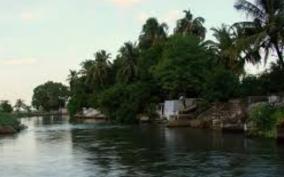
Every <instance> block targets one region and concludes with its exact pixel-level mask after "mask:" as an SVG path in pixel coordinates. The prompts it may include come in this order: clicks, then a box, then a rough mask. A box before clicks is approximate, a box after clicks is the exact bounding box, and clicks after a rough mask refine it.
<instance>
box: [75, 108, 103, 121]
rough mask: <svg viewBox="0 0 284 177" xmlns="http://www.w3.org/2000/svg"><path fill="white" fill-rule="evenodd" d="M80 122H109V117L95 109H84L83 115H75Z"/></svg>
mask: <svg viewBox="0 0 284 177" xmlns="http://www.w3.org/2000/svg"><path fill="white" fill-rule="evenodd" d="M75 118H77V119H80V120H107V117H106V116H105V115H104V114H102V113H101V112H100V111H99V110H97V109H94V108H83V110H82V112H81V113H78V114H76V115H75Z"/></svg>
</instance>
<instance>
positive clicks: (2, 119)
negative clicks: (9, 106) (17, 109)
mask: <svg viewBox="0 0 284 177" xmlns="http://www.w3.org/2000/svg"><path fill="white" fill-rule="evenodd" d="M24 128H25V127H24V126H23V125H21V123H20V122H19V120H17V118H16V117H15V116H13V115H10V114H4V113H0V135H1V134H15V133H17V132H19V131H21V130H22V129H24Z"/></svg>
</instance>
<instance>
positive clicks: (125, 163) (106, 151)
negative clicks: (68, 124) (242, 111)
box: [72, 126, 284, 177]
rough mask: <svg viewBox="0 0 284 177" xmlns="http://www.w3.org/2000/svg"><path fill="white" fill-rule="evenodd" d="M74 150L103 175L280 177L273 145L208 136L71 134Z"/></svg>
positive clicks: (142, 131)
mask: <svg viewBox="0 0 284 177" xmlns="http://www.w3.org/2000/svg"><path fill="white" fill-rule="evenodd" d="M72 141H73V146H74V148H75V149H81V150H82V151H86V152H87V153H88V154H89V156H88V157H87V160H88V162H89V163H90V164H92V165H93V166H94V167H95V168H96V169H101V173H102V174H104V175H109V174H111V173H112V172H113V171H115V172H120V173H121V174H122V175H125V176H212V177H213V176H216V177H217V176H252V177H253V176H263V175H264V176H271V177H272V176H273V177H276V176H282V174H284V169H283V168H281V167H284V161H283V160H282V159H283V150H282V149H279V147H278V146H276V145H275V142H274V141H263V140H252V139H247V138H245V137H244V136H242V135H239V134H222V133H218V132H212V131H207V130H194V129H187V128H183V129H167V128H164V127H154V126H140V127H138V126H137V127H124V128H112V129H110V130H103V129H94V130H91V131H90V130H89V131H88V134H86V132H84V131H82V130H76V129H75V130H73V131H72ZM110 176H111V175H110Z"/></svg>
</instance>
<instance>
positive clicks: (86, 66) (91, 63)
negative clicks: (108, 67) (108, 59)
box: [79, 59, 96, 76]
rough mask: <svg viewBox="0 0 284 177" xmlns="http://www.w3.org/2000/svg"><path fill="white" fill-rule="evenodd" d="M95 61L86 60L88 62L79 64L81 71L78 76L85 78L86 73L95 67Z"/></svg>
mask: <svg viewBox="0 0 284 177" xmlns="http://www.w3.org/2000/svg"><path fill="white" fill-rule="evenodd" d="M95 63H96V62H95V60H92V59H88V60H85V61H83V62H82V63H81V67H82V69H81V70H80V72H79V73H80V74H81V75H82V76H87V75H88V73H89V72H90V70H91V69H92V68H93V67H94V65H95Z"/></svg>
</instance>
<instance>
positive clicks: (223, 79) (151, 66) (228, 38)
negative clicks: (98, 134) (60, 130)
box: [33, 0, 284, 123]
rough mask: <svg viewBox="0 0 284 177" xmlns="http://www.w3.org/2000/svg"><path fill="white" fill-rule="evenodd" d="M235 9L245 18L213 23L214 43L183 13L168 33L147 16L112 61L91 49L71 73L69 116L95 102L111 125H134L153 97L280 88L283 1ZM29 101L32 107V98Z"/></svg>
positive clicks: (216, 97)
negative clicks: (264, 65)
mask: <svg viewBox="0 0 284 177" xmlns="http://www.w3.org/2000/svg"><path fill="white" fill-rule="evenodd" d="M235 8H236V9H237V10H239V11H242V12H244V13H246V14H247V15H248V17H249V18H248V21H246V22H239V23H235V24H233V25H232V26H230V25H222V26H221V27H216V28H212V31H213V37H215V39H214V40H213V41H208V40H205V39H206V32H207V29H206V28H205V27H204V23H205V19H204V18H202V17H194V16H193V14H191V12H190V11H189V10H186V11H184V13H185V15H184V17H183V18H181V19H179V20H178V21H177V24H176V27H175V28H174V32H173V33H172V34H169V33H168V26H167V24H165V23H161V22H159V21H158V20H157V19H156V18H149V19H147V20H146V22H145V24H144V25H143V27H142V31H141V33H140V35H139V37H138V41H137V43H136V42H134V43H133V42H126V43H125V44H124V45H123V46H122V47H121V48H120V49H119V51H118V55H117V56H116V57H115V58H110V54H109V53H108V52H106V51H105V50H101V51H98V52H96V53H95V55H94V58H93V59H88V60H85V61H84V62H82V64H81V69H80V70H79V71H70V75H69V78H68V80H69V84H70V91H71V98H70V100H69V104H68V108H69V111H70V113H71V115H74V114H76V113H77V112H80V111H81V110H82V108H83V107H94V108H97V109H99V110H100V111H102V112H103V113H104V114H105V115H107V116H108V117H109V118H110V119H111V120H113V121H115V122H122V123H133V122H136V121H137V118H138V117H139V116H144V115H146V116H149V117H154V116H155V113H156V112H155V110H156V105H158V103H159V102H162V101H164V100H165V99H177V98H178V97H180V96H181V95H182V96H185V97H202V98H204V99H206V100H208V101H212V102H213V101H227V100H229V99H231V98H235V97H246V96H251V95H266V94H270V93H277V92H281V91H283V90H284V85H283V84H284V82H283V78H284V72H283V39H284V25H283V24H282V23H283V22H284V20H283V14H284V5H283V2H282V1H281V0H273V1H272V0H263V1H255V3H252V2H250V1H246V0H238V1H237V3H236V5H235ZM262 51H264V52H262ZM273 54H276V55H273ZM274 56H276V61H277V62H274V64H273V66H272V67H271V68H269V69H268V70H267V71H265V72H264V73H262V74H259V75H257V76H256V75H253V76H250V75H249V76H247V75H246V74H245V69H244V66H245V64H246V63H247V62H249V63H252V64H258V63H259V62H261V61H267V60H268V59H269V61H275V60H273V59H275V57H274ZM36 91H37V92H38V89H37V90H36ZM43 99H44V100H46V98H43ZM47 103H48V101H47ZM33 105H35V106H36V107H39V104H37V101H36V99H35V100H34V104H33ZM41 106H42V107H46V106H45V105H44V104H43V105H41ZM57 106H58V104H57ZM52 108H54V107H52ZM45 109H47V108H45ZM48 109H49V108H48Z"/></svg>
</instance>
